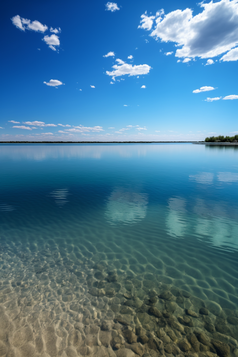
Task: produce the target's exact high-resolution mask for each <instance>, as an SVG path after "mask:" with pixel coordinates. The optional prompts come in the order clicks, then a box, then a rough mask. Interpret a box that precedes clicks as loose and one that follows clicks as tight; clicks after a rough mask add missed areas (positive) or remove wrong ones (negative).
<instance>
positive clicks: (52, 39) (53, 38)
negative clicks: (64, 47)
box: [43, 34, 60, 51]
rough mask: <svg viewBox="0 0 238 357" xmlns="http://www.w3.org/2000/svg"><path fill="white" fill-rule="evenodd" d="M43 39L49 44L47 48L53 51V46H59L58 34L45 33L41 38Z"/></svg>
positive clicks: (54, 49)
mask: <svg viewBox="0 0 238 357" xmlns="http://www.w3.org/2000/svg"><path fill="white" fill-rule="evenodd" d="M43 41H45V43H46V44H47V45H48V46H49V48H51V49H52V50H53V51H56V48H55V46H59V45H60V40H59V36H57V35H55V34H53V35H50V36H48V35H46V36H44V38H43Z"/></svg>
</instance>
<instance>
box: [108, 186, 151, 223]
mask: <svg viewBox="0 0 238 357" xmlns="http://www.w3.org/2000/svg"><path fill="white" fill-rule="evenodd" d="M147 205H148V196H147V194H145V193H139V192H134V191H131V190H128V189H126V188H121V187H117V188H115V189H114V190H113V191H112V193H111V195H110V196H109V198H108V201H107V206H106V212H105V216H106V219H107V220H108V222H109V223H110V224H117V223H124V224H132V223H136V222H138V221H140V220H142V219H143V218H145V217H146V212H147Z"/></svg>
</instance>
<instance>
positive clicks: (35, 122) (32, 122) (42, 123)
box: [23, 120, 57, 129]
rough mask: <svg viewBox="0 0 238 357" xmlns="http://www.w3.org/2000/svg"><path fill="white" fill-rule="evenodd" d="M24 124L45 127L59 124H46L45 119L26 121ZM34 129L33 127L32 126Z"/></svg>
mask: <svg viewBox="0 0 238 357" xmlns="http://www.w3.org/2000/svg"><path fill="white" fill-rule="evenodd" d="M23 124H26V125H33V126H37V127H39V126H40V127H43V126H54V127H55V126H57V125H56V124H46V123H45V122H43V121H38V120H35V121H25V122H24V123H23ZM32 129H33V128H32Z"/></svg>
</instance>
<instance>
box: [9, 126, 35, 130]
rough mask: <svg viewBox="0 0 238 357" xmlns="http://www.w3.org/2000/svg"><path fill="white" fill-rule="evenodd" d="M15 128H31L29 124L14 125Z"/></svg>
mask: <svg viewBox="0 0 238 357" xmlns="http://www.w3.org/2000/svg"><path fill="white" fill-rule="evenodd" d="M13 128H16V129H25V130H31V128H30V127H29V126H25V125H13Z"/></svg>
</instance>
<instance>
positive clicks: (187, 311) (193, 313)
mask: <svg viewBox="0 0 238 357" xmlns="http://www.w3.org/2000/svg"><path fill="white" fill-rule="evenodd" d="M185 312H186V314H187V315H189V316H192V317H199V316H198V314H197V313H196V312H195V311H193V310H190V309H186V310H185Z"/></svg>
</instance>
